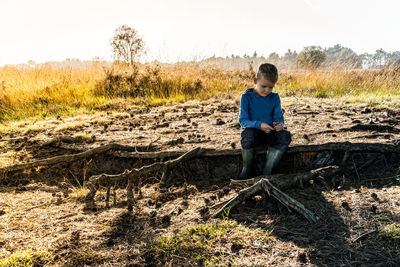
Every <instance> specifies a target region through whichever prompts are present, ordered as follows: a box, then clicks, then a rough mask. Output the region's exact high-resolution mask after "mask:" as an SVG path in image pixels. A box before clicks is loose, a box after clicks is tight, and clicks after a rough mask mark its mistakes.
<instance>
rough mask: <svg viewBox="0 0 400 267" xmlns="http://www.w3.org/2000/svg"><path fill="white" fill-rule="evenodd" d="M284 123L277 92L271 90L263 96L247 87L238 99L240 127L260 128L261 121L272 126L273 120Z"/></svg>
mask: <svg viewBox="0 0 400 267" xmlns="http://www.w3.org/2000/svg"><path fill="white" fill-rule="evenodd" d="M279 120H280V121H281V123H282V125H284V119H283V113H282V107H281V100H280V98H279V95H278V94H277V93H274V92H271V93H270V94H269V95H267V96H265V97H263V96H259V95H258V94H257V93H256V92H254V89H253V88H250V89H247V90H246V91H245V92H244V93H243V94H242V97H241V99H240V111H239V123H240V126H241V127H242V128H246V127H249V128H256V129H260V125H261V122H265V123H267V124H269V125H270V126H272V127H273V122H279Z"/></svg>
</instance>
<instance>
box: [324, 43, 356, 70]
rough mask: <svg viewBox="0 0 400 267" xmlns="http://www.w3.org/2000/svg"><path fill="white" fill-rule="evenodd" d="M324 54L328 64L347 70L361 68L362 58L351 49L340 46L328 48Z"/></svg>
mask: <svg viewBox="0 0 400 267" xmlns="http://www.w3.org/2000/svg"><path fill="white" fill-rule="evenodd" d="M325 52H326V55H327V58H326V62H327V63H328V64H331V65H341V66H345V67H348V68H361V66H362V58H361V57H360V56H359V55H357V53H356V52H354V51H353V50H352V49H350V48H347V47H343V46H341V45H340V44H337V45H334V46H332V47H329V48H328V49H326V50H325Z"/></svg>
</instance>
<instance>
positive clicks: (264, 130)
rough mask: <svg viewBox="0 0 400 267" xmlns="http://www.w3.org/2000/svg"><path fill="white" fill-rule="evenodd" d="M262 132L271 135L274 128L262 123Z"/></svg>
mask: <svg viewBox="0 0 400 267" xmlns="http://www.w3.org/2000/svg"><path fill="white" fill-rule="evenodd" d="M260 128H261V131H263V132H265V133H270V132H271V131H272V130H274V128H272V127H271V126H270V125H269V124H267V123H265V122H262V123H261V125H260Z"/></svg>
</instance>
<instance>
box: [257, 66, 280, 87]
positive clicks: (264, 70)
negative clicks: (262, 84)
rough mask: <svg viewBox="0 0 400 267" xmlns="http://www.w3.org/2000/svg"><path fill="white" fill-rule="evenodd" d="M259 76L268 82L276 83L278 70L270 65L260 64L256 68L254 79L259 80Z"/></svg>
mask: <svg viewBox="0 0 400 267" xmlns="http://www.w3.org/2000/svg"><path fill="white" fill-rule="evenodd" d="M261 76H262V77H264V78H265V79H267V80H268V81H270V82H273V83H276V82H277V81H278V69H277V68H276V67H275V65H273V64H270V63H264V64H261V65H260V67H259V68H258V72H257V75H256V78H257V79H261Z"/></svg>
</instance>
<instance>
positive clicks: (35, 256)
mask: <svg viewBox="0 0 400 267" xmlns="http://www.w3.org/2000/svg"><path fill="white" fill-rule="evenodd" d="M49 259H50V255H49V253H48V252H46V251H35V250H32V249H28V250H25V251H23V252H18V253H14V254H12V255H10V256H9V257H7V258H5V259H3V260H0V267H19V266H44V265H45V264H46V262H48V261H49Z"/></svg>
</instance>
